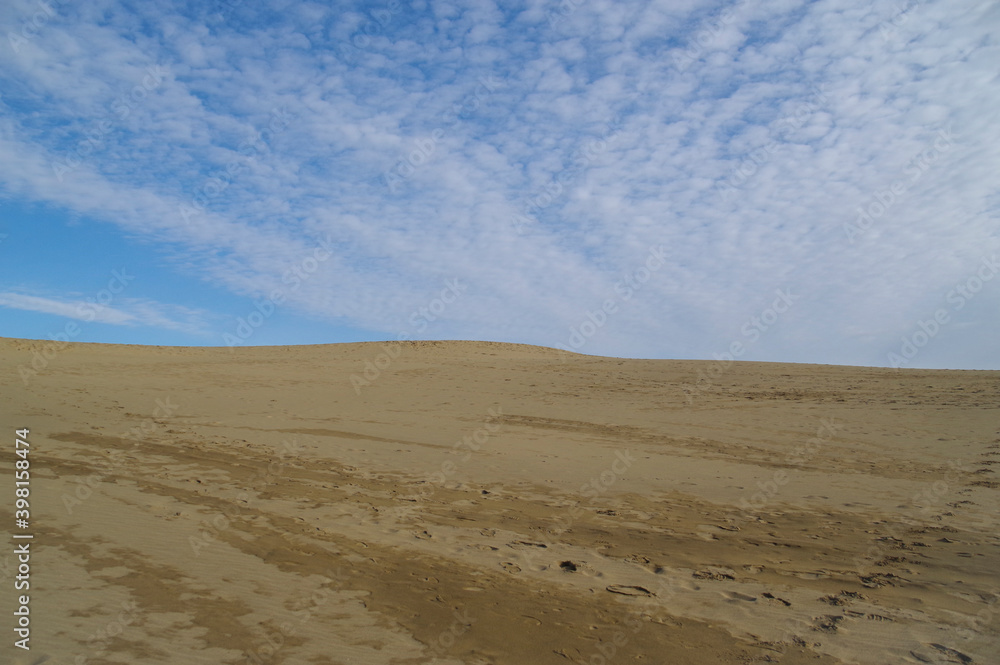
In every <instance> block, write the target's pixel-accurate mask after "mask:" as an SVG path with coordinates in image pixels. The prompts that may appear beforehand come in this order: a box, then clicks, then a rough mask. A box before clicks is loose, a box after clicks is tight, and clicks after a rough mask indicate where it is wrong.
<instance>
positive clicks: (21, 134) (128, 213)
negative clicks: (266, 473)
mask: <svg viewBox="0 0 1000 665" xmlns="http://www.w3.org/2000/svg"><path fill="white" fill-rule="evenodd" d="M998 28H1000V6H998V5H997V4H996V3H991V2H973V1H968V0H957V1H949V2H944V1H932V2H910V3H908V4H905V3H902V2H900V1H898V0H891V1H881V2H874V3H870V2H849V1H832V0H830V1H820V2H795V1H794V0H793V1H782V2H769V1H761V2H737V3H727V2H699V1H697V0H696V1H694V2H686V3H668V2H628V1H620V2H603V1H597V0H563V1H562V2H557V1H555V0H553V1H551V2H534V1H528V2H513V3H492V2H482V1H469V2H431V1H428V2H406V1H404V0H389V1H387V2H373V3H362V2H353V3H351V2H347V3H336V5H335V6H329V5H324V4H320V3H314V2H295V3H280V4H278V5H275V4H274V3H263V2H253V1H249V0H244V1H242V2H240V1H237V0H234V1H228V0H223V1H219V2H205V3H172V2H137V3H120V2H112V1H105V2H88V3H70V2H58V1H56V0H50V1H42V0H38V1H31V2H28V1H21V0H12V1H10V2H5V3H3V7H2V8H0V35H2V41H3V43H2V44H0V85H2V97H0V197H2V200H3V203H4V205H5V206H7V207H8V209H11V207H16V206H21V207H24V206H40V207H42V208H44V209H45V210H47V211H49V212H50V213H51V214H52V215H54V217H55V219H56V223H63V224H67V225H71V226H75V227H76V228H82V229H83V230H84V231H88V232H89V230H90V229H94V230H95V231H94V232H95V233H96V232H97V230H98V229H103V230H102V231H101V232H102V233H108V232H109V230H110V232H111V233H113V234H115V235H117V236H118V237H120V238H123V239H126V240H127V242H129V243H132V244H133V245H134V246H135V247H136V248H141V252H145V253H146V254H143V255H144V256H161V257H164V261H166V262H168V263H169V265H170V266H171V267H170V271H169V272H170V274H171V275H173V276H174V277H162V276H161V277H159V278H157V279H158V280H159V287H158V288H156V289H153V288H151V287H150V283H151V279H150V277H149V274H148V273H145V274H144V266H143V265H141V264H136V263H133V264H131V265H128V266H127V267H126V270H127V271H128V274H132V275H134V280H133V281H131V282H130V283H129V285H128V287H127V289H125V290H124V291H123V292H122V293H120V294H114V297H113V298H111V299H108V300H107V301H106V302H99V303H95V302H94V300H95V293H96V292H97V291H96V290H95V291H94V292H86V291H81V290H80V289H79V288H76V287H75V286H74V285H73V284H72V282H71V281H68V280H62V281H60V280H55V279H46V278H43V277H42V276H40V275H39V274H33V273H32V272H31V271H25V272H18V273H14V272H10V273H4V274H5V275H7V278H6V280H5V281H6V284H5V285H3V286H0V306H2V307H3V308H4V313H5V316H10V317H18V316H21V317H29V316H38V315H41V314H44V315H46V316H50V317H69V318H71V319H73V320H75V321H78V328H86V327H87V326H88V325H89V326H91V328H90V329H89V332H88V333H87V334H88V335H90V336H91V338H93V337H94V336H96V337H98V338H100V336H101V335H103V334H104V333H102V332H100V331H101V330H105V329H108V330H110V329H113V328H116V327H117V328H118V329H122V330H124V329H126V328H127V329H128V330H130V331H131V334H132V335H133V339H134V341H139V342H141V341H143V340H144V339H148V337H147V336H148V335H150V334H151V333H150V331H159V333H160V334H161V337H158V338H157V339H160V340H162V339H166V340H167V341H168V343H178V344H218V345H224V344H227V343H228V344H256V343H265V342H267V343H281V342H282V341H283V338H282V336H281V334H279V333H278V332H277V331H278V330H279V327H278V324H277V323H276V322H277V321H278V319H279V318H280V317H285V319H284V320H285V321H286V322H287V321H293V322H294V321H302V322H311V325H315V324H316V323H317V322H318V323H319V324H320V325H328V326H330V328H329V329H330V331H331V332H330V334H329V338H328V339H326V340H325V341H331V342H333V341H340V340H339V338H338V336H337V333H336V332H335V331H336V330H339V329H340V328H338V326H339V327H341V328H342V327H349V328H351V329H353V330H356V331H363V336H366V338H368V339H388V340H394V339H397V338H413V339H418V338H423V339H490V340H498V341H511V342H526V343H533V344H542V345H546V346H556V347H563V348H567V349H570V350H577V351H580V352H584V353H594V354H602V355H617V356H642V357H659V358H664V357H667V358H713V357H715V358H720V359H726V358H728V357H730V356H732V357H739V358H740V359H743V360H772V361H797V362H822V363H847V364H860V365H880V366H887V365H888V366H900V367H955V368H994V369H995V368H1000V364H998V363H1000V353H997V351H998V349H997V344H996V338H997V335H996V330H997V325H998V323H1000V314H998V313H1000V280H997V279H995V277H996V274H997V272H998V268H997V256H998V254H1000V234H998V226H1000V225H998V203H1000V199H998V195H997V188H996V180H995V176H994V174H995V173H996V171H997V167H998V165H1000V160H998V156H1000V155H998V152H1000V123H998V122H997V120H998V117H997V116H998V112H1000V103H998V102H1000V94H998V82H997V73H996V63H997V62H1000V48H998V45H997V40H996V34H997V29H998ZM8 221H10V219H9V218H8ZM3 231H4V233H6V234H7V235H8V236H9V237H6V238H5V239H2V240H3V242H2V243H0V252H3V254H4V256H5V262H8V261H7V258H11V259H13V258H15V257H16V255H17V254H18V249H17V243H15V242H14V240H15V238H16V237H19V236H17V234H16V233H15V230H14V229H10V228H7V229H3ZM20 231H21V233H22V234H23V233H24V229H21V230H20ZM51 242H54V243H58V242H59V241H58V239H52V240H51ZM136 251H137V252H139V251H140V249H137V250H136ZM85 254H86V255H81V256H76V258H74V261H76V262H78V264H74V266H75V267H76V268H78V269H82V268H83V267H88V268H90V269H92V270H94V271H96V272H98V273H100V274H103V275H105V277H104V281H107V280H108V279H109V278H110V275H111V274H112V270H121V269H122V263H123V262H122V261H119V262H117V263H116V262H115V261H117V259H115V260H112V259H110V258H107V257H104V256H102V255H101V253H100V252H88V253H85ZM174 278H176V282H174V281H172V280H173V279H174ZM197 284H201V285H202V287H203V288H201V289H200V290H199V289H198V288H196V286H194V285H197ZM195 294H199V295H197V296H196V295H195ZM206 294H208V295H206ZM88 297H90V302H88V300H87V299H88ZM213 299H218V300H219V302H220V303H222V302H226V303H228V304H227V305H226V307H222V306H221V305H220V306H219V307H216V306H214V305H213V302H212V300H213ZM233 302H237V303H238V304H237V305H232V303H233ZM84 305H88V306H89V308H90V309H81V308H82V307H83V306H84ZM223 310H224V311H223ZM84 311H87V312H90V314H91V316H90V319H89V320H88V319H87V318H85V317H84V316H83V312H84ZM25 320H27V319H25ZM54 320H55V319H38V323H37V324H32V325H37V330H36V331H35V332H37V336H38V337H45V336H46V335H47V334H50V333H52V332H56V331H60V330H63V328H62V327H61V325H60V326H57V325H55V324H54V323H53V321H54ZM93 326H101V327H98V328H95V327H93ZM269 327H270V332H269V333H265V332H264V331H267V330H269ZM33 330H34V329H33ZM163 335H166V337H163ZM83 338H84V336H81V337H80V339H83Z"/></svg>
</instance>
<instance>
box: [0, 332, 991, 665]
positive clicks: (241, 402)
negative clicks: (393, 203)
mask: <svg viewBox="0 0 1000 665" xmlns="http://www.w3.org/2000/svg"><path fill="white" fill-rule="evenodd" d="M46 349H47V350H48V354H47V355H49V356H51V357H49V358H45V354H46ZM0 358H2V364H3V367H4V372H3V378H2V390H3V422H4V426H5V427H6V428H7V430H8V431H7V432H5V436H4V440H5V441H7V444H8V445H7V446H6V450H5V451H4V452H3V455H2V468H0V471H2V473H3V475H4V478H5V479H4V481H3V482H4V487H7V488H12V487H13V474H14V463H15V460H16V459H17V458H16V457H15V454H14V430H15V429H18V428H29V429H30V434H29V444H30V451H31V452H30V461H31V467H30V469H31V481H30V482H31V484H30V502H31V522H30V528H29V529H27V531H26V532H30V534H31V535H33V540H32V541H31V553H32V554H31V559H30V568H31V572H30V584H31V586H30V617H31V624H30V626H31V633H30V646H31V649H30V651H24V650H22V649H18V648H15V647H14V646H13V642H14V640H15V639H17V636H16V635H15V633H14V632H13V631H12V628H13V627H14V625H15V624H14V619H15V617H14V616H13V612H14V610H15V609H17V604H16V603H17V596H18V594H19V593H23V592H15V591H14V587H13V579H14V576H15V575H16V574H17V566H18V562H17V560H16V555H15V554H14V543H17V542H22V541H16V540H14V539H13V535H14V534H15V533H17V532H18V530H17V529H16V528H15V526H14V525H15V521H14V520H15V516H14V509H15V507H14V498H13V490H12V489H8V490H7V491H5V492H4V495H5V496H6V497H7V498H6V499H4V500H3V501H2V502H0V519H2V520H3V524H4V530H5V533H6V534H7V535H6V542H7V543H8V545H5V547H4V550H3V553H2V554H0V576H2V577H3V585H2V588H3V592H2V594H0V602H2V614H3V616H4V617H6V619H5V620H4V621H5V623H6V625H4V626H3V634H4V635H6V636H7V639H6V640H5V643H4V644H3V645H2V647H0V662H4V663H24V664H31V665H37V664H41V663H50V664H51V665H54V664H56V663H59V664H63V663H66V664H72V665H79V664H82V663H91V664H104V663H132V664H134V663H143V664H150V665H153V664H175V663H176V664H178V665H179V664H185V665H188V664H191V663H220V664H222V663H231V664H237V663H273V664H275V665H277V664H280V663H285V664H299V663H302V664H317V665H322V664H334V663H336V664H363V665H389V664H393V665H403V664H411V663H414V664H415V663H429V664H435V665H458V664H461V663H464V664H466V665H483V664H486V663H490V664H493V665H506V664H516V665H525V664H534V663H538V664H553V665H562V664H567V665H568V664H571V663H576V664H588V665H603V664H609V663H622V664H624V663H648V664H658V663H692V664H699V665H700V664H710V663H764V662H766V663H786V664H789V665H792V664H798V663H811V664H816V665H820V664H824V665H826V664H833V663H862V664H865V665H867V664H879V665H883V664H894V663H997V662H1000V658H998V656H997V654H1000V638H998V628H1000V602H998V601H1000V536H998V529H997V524H998V522H997V517H998V514H1000V513H998V509H1000V501H998V497H1000V476H998V473H997V471H998V469H1000V418H998V415H1000V412H998V405H1000V372H988V371H929V370H898V371H896V370H890V369H872V368H860V367H837V366H821V365H791V364H774V363H751V362H743V363H728V364H726V363H722V362H715V361H669V360H626V359H617V358H603V357H593V356H584V355H577V354H569V353H565V352H561V351H557V350H552V349H546V348H539V347H531V346H522V345H512V344H499V343H488V342H415V343H403V344H399V345H383V344H379V343H370V344H339V345H322V346H301V347H255V348H239V349H234V350H230V349H227V348H174V347H169V348H168V347H142V346H118V345H100V344H70V345H69V346H67V347H66V348H63V349H59V350H55V349H54V346H53V344H51V343H46V342H40V341H27V340H14V339H0ZM42 359H44V361H45V362H44V363H43V362H42ZM32 362H34V363H35V373H33V374H32V373H30V372H27V371H26V370H27V369H28V368H31V367H32ZM366 369H367V375H366V373H365V372H366ZM352 377H353V378H352Z"/></svg>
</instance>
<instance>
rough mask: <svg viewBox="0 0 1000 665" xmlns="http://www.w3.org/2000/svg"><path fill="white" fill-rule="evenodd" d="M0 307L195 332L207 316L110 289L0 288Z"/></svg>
mask: <svg viewBox="0 0 1000 665" xmlns="http://www.w3.org/2000/svg"><path fill="white" fill-rule="evenodd" d="M0 307H8V308H11V309H20V310H25V311H28V312H40V313H42V314H54V315H56V316H62V317H66V318H69V319H74V320H77V321H84V322H87V323H91V322H93V323H107V324H110V325H115V326H149V327H153V328H160V329H163V330H174V331H177V332H183V333H189V334H196V335H202V334H205V333H206V332H207V330H208V326H207V323H208V319H209V318H211V317H210V315H209V313H208V312H205V311H204V310H198V309H194V308H191V307H185V306H182V305H171V304H166V303H158V302H154V301H152V300H145V299H139V298H126V297H117V298H115V297H114V294H112V293H111V292H110V291H107V292H102V293H100V294H98V295H97V296H95V297H89V298H84V299H76V300H67V299H59V298H51V297H43V296H34V295H29V294H24V293H16V292H10V291H7V292H0Z"/></svg>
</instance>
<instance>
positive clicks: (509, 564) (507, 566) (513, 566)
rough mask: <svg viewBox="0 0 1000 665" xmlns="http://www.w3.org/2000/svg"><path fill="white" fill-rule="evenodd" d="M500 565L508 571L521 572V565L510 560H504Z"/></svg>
mask: <svg viewBox="0 0 1000 665" xmlns="http://www.w3.org/2000/svg"><path fill="white" fill-rule="evenodd" d="M500 567H501V568H503V569H504V570H506V571H507V572H508V573H519V572H521V567H520V566H519V565H517V564H516V563H514V562H512V561H504V562H503V563H501V564H500Z"/></svg>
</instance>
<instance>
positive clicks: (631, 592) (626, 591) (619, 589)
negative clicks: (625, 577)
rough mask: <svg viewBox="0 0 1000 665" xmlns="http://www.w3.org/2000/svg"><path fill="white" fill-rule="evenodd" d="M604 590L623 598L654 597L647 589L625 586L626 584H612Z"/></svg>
mask: <svg viewBox="0 0 1000 665" xmlns="http://www.w3.org/2000/svg"><path fill="white" fill-rule="evenodd" d="M605 590H606V591H610V592H611V593H617V594H621V595H623V596H655V595H656V594H654V593H653V592H652V591H650V590H649V589H647V588H646V587H641V586H632V585H627V584H612V585H610V586H608V587H607V588H606V589H605Z"/></svg>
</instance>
